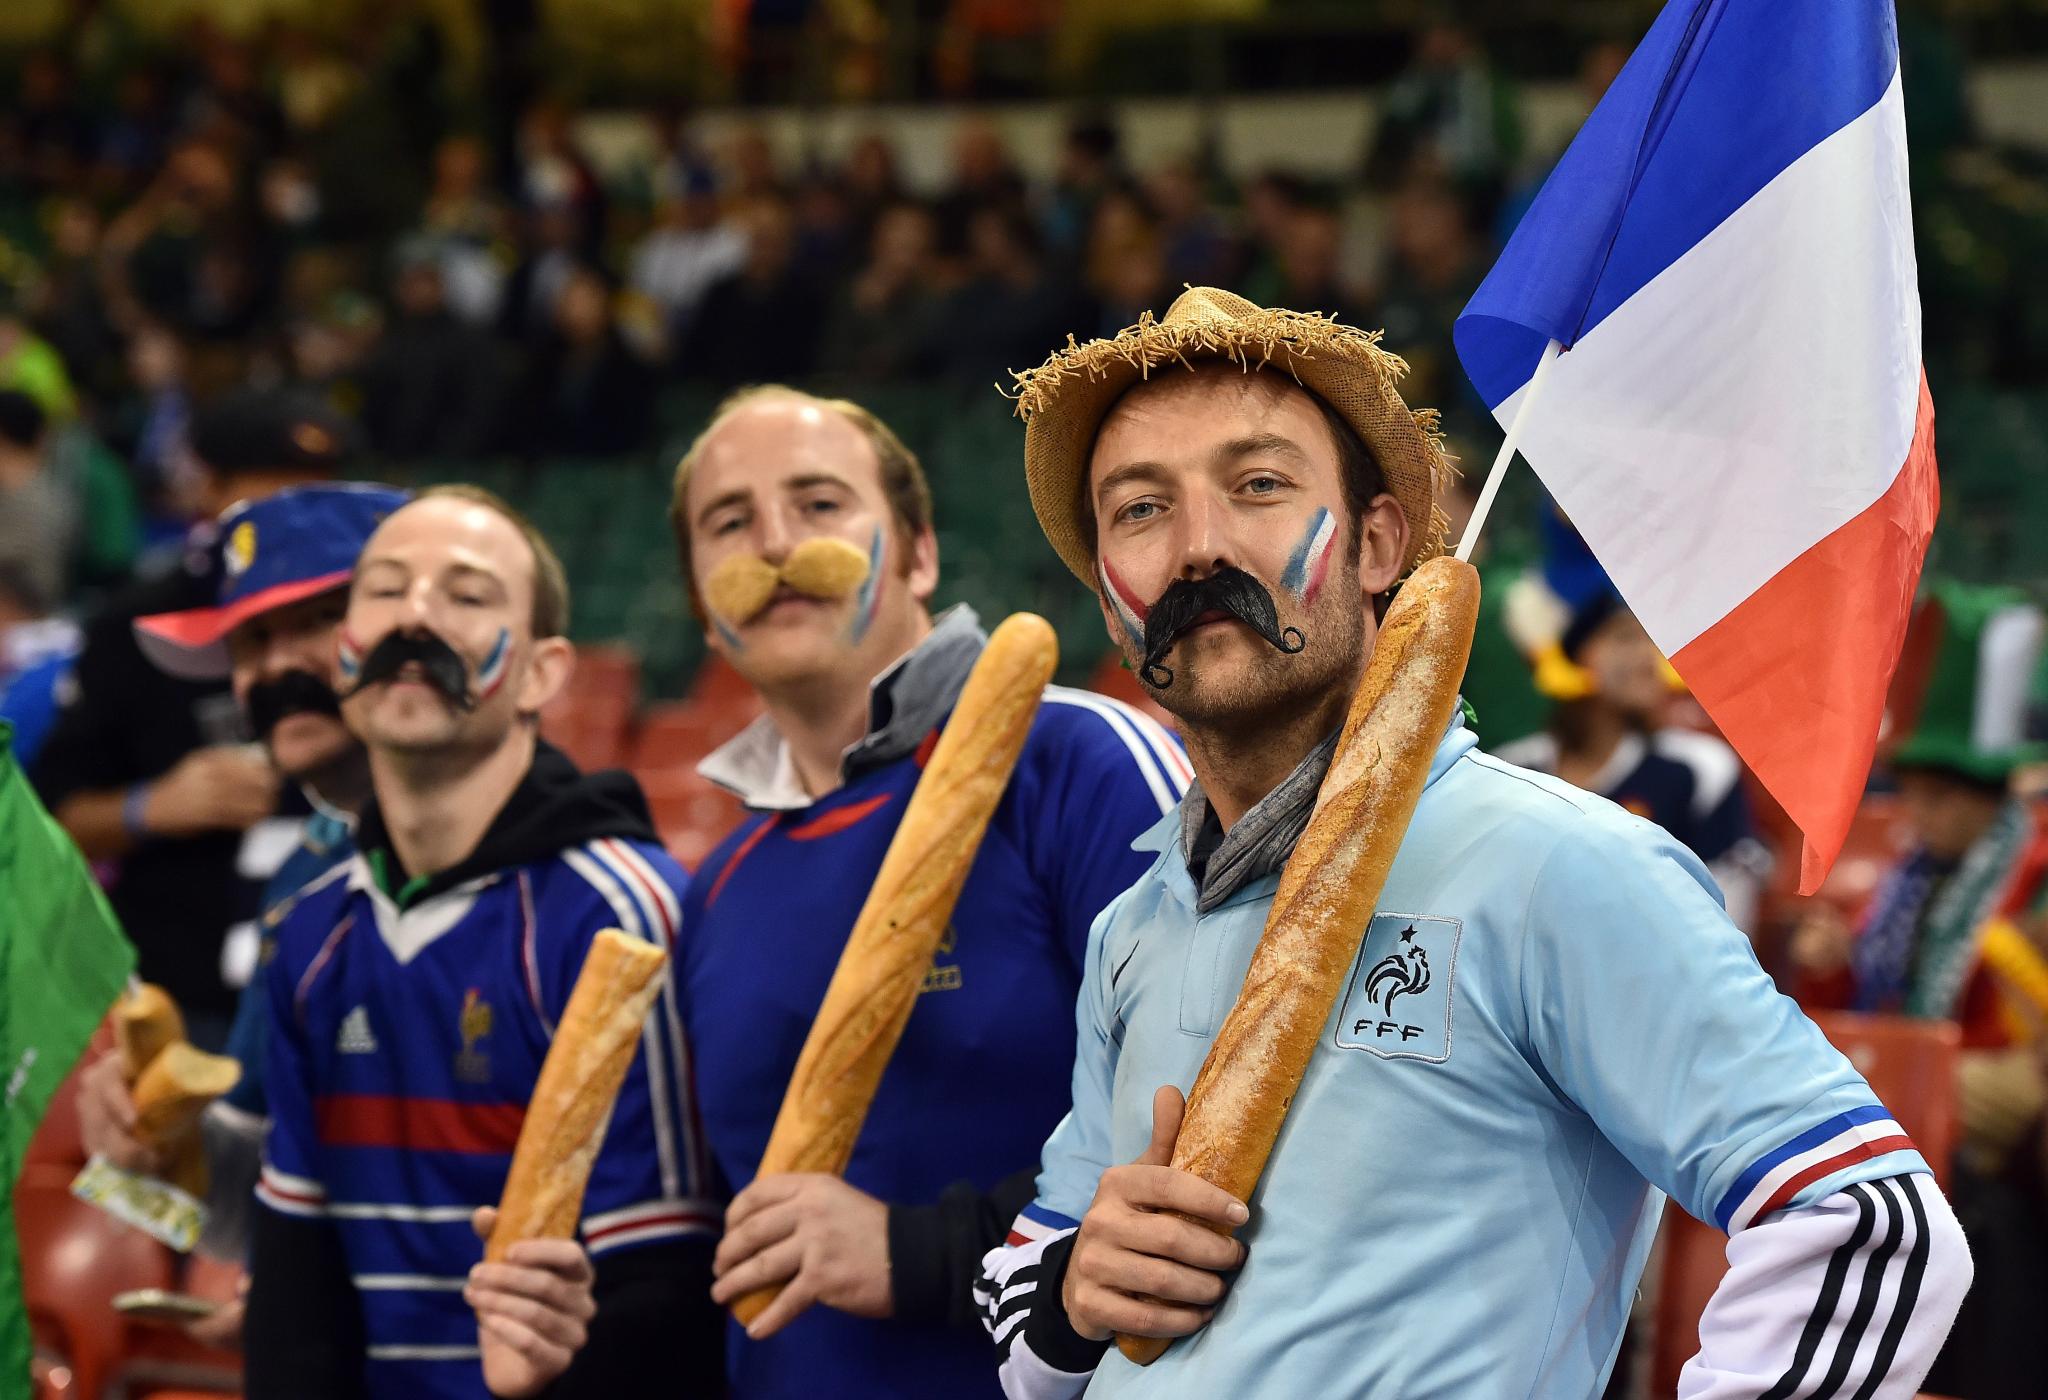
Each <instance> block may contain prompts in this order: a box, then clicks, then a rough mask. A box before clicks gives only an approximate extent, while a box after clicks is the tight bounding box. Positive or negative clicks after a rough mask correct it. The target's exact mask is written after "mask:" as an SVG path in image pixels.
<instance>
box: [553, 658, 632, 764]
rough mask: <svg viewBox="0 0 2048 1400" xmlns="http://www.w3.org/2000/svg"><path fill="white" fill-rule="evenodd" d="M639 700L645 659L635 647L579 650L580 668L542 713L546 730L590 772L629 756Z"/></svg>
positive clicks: (577, 664)
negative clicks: (629, 743)
mask: <svg viewBox="0 0 2048 1400" xmlns="http://www.w3.org/2000/svg"><path fill="white" fill-rule="evenodd" d="M639 703H640V658H639V656H638V655H637V654H636V653H635V652H634V651H633V650H632V648H630V647H622V646H612V645H598V646H581V647H578V648H577V649H576V670H575V672H574V673H573V674H572V675H571V676H570V677H569V683H568V684H567V685H565V686H564V687H562V692H561V694H559V695H557V696H556V697H555V698H554V699H553V700H551V701H549V702H548V706H547V708H546V709H545V710H543V711H542V712H541V725H540V729H541V734H542V736H543V737H545V738H546V739H547V741H548V742H549V743H551V744H553V745H555V746H556V747H557V748H559V749H561V750H562V751H563V752H564V753H566V754H568V755H569V757H570V758H572V759H574V760H575V762H576V766H577V767H579V768H581V769H583V770H584V771H585V772H594V771H595V770H597V769H600V768H616V767H619V766H620V765H621V764H623V763H625V761H626V757H627V754H626V744H627V738H628V735H629V734H630V732H631V730H632V726H633V711H634V710H635V709H636V708H637V707H638V706H639Z"/></svg>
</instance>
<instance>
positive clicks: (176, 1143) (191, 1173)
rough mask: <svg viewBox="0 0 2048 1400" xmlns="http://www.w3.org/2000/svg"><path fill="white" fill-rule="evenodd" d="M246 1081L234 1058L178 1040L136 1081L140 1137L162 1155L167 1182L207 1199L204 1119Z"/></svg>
mask: <svg viewBox="0 0 2048 1400" xmlns="http://www.w3.org/2000/svg"><path fill="white" fill-rule="evenodd" d="M173 1014H175V1011H174V1012H173ZM241 1077H242V1067H241V1065H239V1064H238V1063H236V1062H235V1061H234V1060H232V1059H230V1058H229V1057H228V1056H226V1055H209V1054H207V1053H206V1052H205V1051H204V1050H200V1049H196V1048H194V1047H193V1046H192V1045H191V1044H190V1043H189V1042H187V1041H184V1040H178V1041H173V1042H172V1043H171V1044H169V1045H166V1046H165V1047H164V1048H163V1049H161V1050H159V1051H157V1053H156V1055H155V1056H154V1057H153V1058H152V1059H151V1060H150V1062H149V1064H148V1066H147V1067H146V1068H145V1069H144V1070H143V1071H142V1077H141V1078H139V1079H137V1080H136V1081H135V1136H136V1138H137V1139H138V1140H139V1141H141V1142H143V1143H145V1144H147V1145H148V1146H150V1147H152V1148H155V1149H156V1150H157V1151H158V1152H159V1153H161V1154H162V1156H163V1160H164V1173H163V1177H164V1180H166V1181H168V1182H170V1183H171V1185H173V1186H175V1187H177V1188H178V1189H179V1190H181V1191H184V1192H186V1193H187V1194H189V1195H192V1196H198V1197H203V1196H205V1194H206V1181H207V1169H206V1144H205V1143H204V1142H203V1141H202V1140H201V1138H200V1136H199V1132H198V1128H199V1115H200V1114H202V1113H204V1112H206V1106H207V1105H208V1104H210V1103H212V1102H213V1101H214V1100H215V1099H217V1098H219V1097H220V1096H221V1095H222V1094H225V1093H226V1092H227V1091H228V1090H230V1089H232V1088H234V1087H235V1084H236V1083H237V1082H238V1081H239V1080H240V1079H241Z"/></svg>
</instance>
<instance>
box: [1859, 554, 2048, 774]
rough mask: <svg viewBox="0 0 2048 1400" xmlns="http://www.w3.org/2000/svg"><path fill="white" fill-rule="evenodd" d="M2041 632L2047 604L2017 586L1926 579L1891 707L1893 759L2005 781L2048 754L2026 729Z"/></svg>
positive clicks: (1898, 762)
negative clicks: (2034, 600)
mask: <svg viewBox="0 0 2048 1400" xmlns="http://www.w3.org/2000/svg"><path fill="white" fill-rule="evenodd" d="M2042 636H2043V620H2042V614H2041V609H2039V608H2038V607H2036V606H2034V604H2032V603H2031V602H2029V601H2028V600H2027V597H2026V595H2025V594H2023V593H2021V592H2020V591H2019V590H2018V589H2014V588H1983V587H1972V586H1970V585H1967V584H1960V583H1954V582H1949V581H1946V580H1942V581H1937V582H1935V583H1933V584H1931V585H1929V587H1928V588H1927V591H1926V593H1925V595H1924V596H1923V597H1922V599H1921V601H1920V605H1919V606H1918V607H1917V608H1916V609H1915V610H1914V613H1913V620H1912V623H1911V625H1910V626H1909V627H1908V629H1907V632H1906V645H1905V648H1904V650H1903V652H1902V653H1901V655H1900V657H1899V669H1898V673H1897V675H1896V676H1895V677H1894V679H1893V681H1892V689H1891V696H1890V701H1889V704H1888V705H1887V707H1886V728H1887V731H1888V741H1889V752H1888V756H1889V759H1890V762H1891V765H1892V767H1894V768H1932V769H1939V770H1942V771H1945V772H1950V773H1956V774H1960V775H1962V776H1963V777H1966V778H1970V779H1973V780H1975V781H1977V782H1982V783H2003V782H2004V781H2005V780H2006V779H2007V778H2008V777H2010V776H2011V774H2012V770H2013V769H2015V768H2017V767H2019V766H2020V765H2021V764H2023V763H2032V762H2038V761H2040V760H2041V759H2043V758H2048V749H2044V748H2043V746H2041V745H2040V744H2037V743H2034V742H2031V741H2030V736H2029V734H2028V722H2029V718H2030V714H2031V712H2032V709H2033V702H2034V700H2035V698H2036V694H2037V690H2038V688H2039V680H2040V669H2041V668H2040V662H2041V652H2042Z"/></svg>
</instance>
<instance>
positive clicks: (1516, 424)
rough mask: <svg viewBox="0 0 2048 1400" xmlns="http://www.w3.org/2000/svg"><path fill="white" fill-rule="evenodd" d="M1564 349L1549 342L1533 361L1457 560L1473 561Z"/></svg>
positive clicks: (1459, 544) (1473, 511) (1460, 541)
mask: <svg viewBox="0 0 2048 1400" xmlns="http://www.w3.org/2000/svg"><path fill="white" fill-rule="evenodd" d="M1563 348H1564V347H1563V346H1562V345H1560V344H1559V343H1558V342H1557V341H1555V340H1552V341H1551V342H1550V344H1548V345H1546V346H1544V347H1543V357H1542V358H1541V359H1539V360H1537V361H1536V372H1535V373H1534V374H1532V375H1530V376H1529V387H1528V388H1527V389H1526V390H1524V391H1523V393H1522V402H1521V405H1520V407H1518V408H1516V410H1515V419H1514V421H1513V422H1512V423H1510V424H1508V435H1507V436H1506V437H1504V438H1502V439H1501V442H1500V451H1499V453H1498V454H1496V455H1495V457H1494V459H1493V470H1492V471H1490V472H1488V473H1487V474H1486V485H1485V486H1484V487H1483V488H1481V490H1480V492H1479V502H1478V504H1477V505H1475V506H1473V507H1472V518H1471V519H1470V520H1469V521H1467V522H1466V523H1465V533H1464V534H1463V535H1461V536H1460V537H1459V539H1458V559H1459V561H1460V562H1462V563H1467V564H1469V563H1471V562H1472V547H1473V546H1474V545H1476V544H1478V543H1479V531H1480V530H1481V529H1482V528H1483V527H1484V526H1485V524H1486V517H1487V516H1488V515H1489V514H1490V513H1491V512H1492V510H1493V498H1494V497H1495V496H1498V495H1499V494H1500V479H1501V478H1502V477H1503V476H1505V475H1507V470H1508V463H1510V462H1512V461H1514V460H1515V449H1516V448H1518V447H1520V446H1521V445H1522V429H1523V428H1524V427H1526V426H1527V425H1528V422H1529V410H1530V409H1531V408H1532V407H1534V406H1535V403H1536V396H1537V395H1538V394H1539V393H1541V392H1542V391H1543V381H1544V379H1546V378H1547V377H1548V376H1549V374H1550V367H1551V365H1552V364H1554V363H1555V362H1556V360H1557V355H1558V352H1559V351H1560V350H1562V349H1563Z"/></svg>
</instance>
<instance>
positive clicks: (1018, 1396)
mask: <svg viewBox="0 0 2048 1400" xmlns="http://www.w3.org/2000/svg"><path fill="white" fill-rule="evenodd" d="M1077 1225H1078V1222H1077V1221H1074V1220H1072V1219H1069V1218H1068V1217H1066V1216H1064V1215H1060V1214H1058V1213H1057V1212H1055V1211H1051V1210H1048V1209H1046V1208H1045V1207H1044V1206H1043V1205H1040V1204H1038V1203H1036V1202H1034V1203H1033V1204H1031V1205H1028V1206H1026V1207H1025V1208H1024V1211H1023V1213H1022V1214H1020V1215H1019V1216H1018V1217H1017V1220H1016V1223H1015V1224H1013V1225H1012V1226H1011V1227H1010V1234H1009V1237H1008V1238H1007V1239H1006V1240H1004V1242H1003V1243H1002V1244H1001V1245H999V1246H998V1247H996V1248H995V1249H992V1250H990V1251H989V1252H988V1255H987V1256H986V1257H985V1258H984V1259H983V1260H982V1267H981V1276H980V1277H979V1278H977V1279H976V1280H975V1284H974V1304H975V1308H976V1310H977V1311H978V1312H979V1313H980V1314H981V1319H982V1325H983V1326H984V1327H986V1328H987V1329H988V1334H989V1338H990V1339H991V1340H992V1341H994V1343H995V1346H996V1356H997V1374H998V1376H999V1377H1000V1378H1001V1380H1002V1386H1003V1394H1004V1395H1006V1396H1008V1397H1009V1400H1069V1397H1072V1396H1076V1395H1079V1394H1080V1393H1081V1392H1082V1391H1083V1390H1085V1389H1087V1387H1088V1378H1089V1377H1090V1376H1091V1375H1093V1374H1094V1371H1095V1363H1096V1362H1097V1361H1099V1360H1100V1359H1101V1357H1102V1353H1103V1350H1104V1347H1103V1346H1102V1344H1100V1343H1090V1342H1086V1341H1083V1340H1082V1339H1081V1338H1080V1337H1078V1336H1076V1335H1075V1334H1074V1332H1073V1329H1072V1328H1071V1327H1070V1326H1069V1325H1068V1324H1067V1321H1066V1316H1065V1310H1064V1308H1063V1307H1062V1305H1061V1302H1060V1296H1059V1294H1060V1280H1061V1278H1062V1277H1064V1274H1065V1266H1066V1255H1067V1251H1068V1250H1070V1249H1071V1248H1072V1247H1073V1237H1074V1231H1075V1229H1076V1228H1077Z"/></svg>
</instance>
